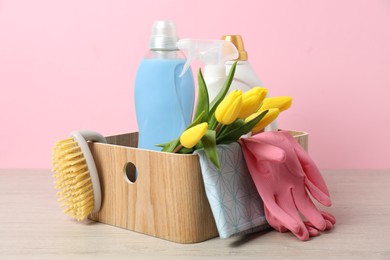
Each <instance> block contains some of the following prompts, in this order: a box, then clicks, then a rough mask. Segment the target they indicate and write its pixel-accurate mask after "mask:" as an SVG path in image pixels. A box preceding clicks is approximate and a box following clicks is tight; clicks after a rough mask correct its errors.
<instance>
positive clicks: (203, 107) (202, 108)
mask: <svg viewBox="0 0 390 260" xmlns="http://www.w3.org/2000/svg"><path fill="white" fill-rule="evenodd" d="M198 85H199V92H198V103H197V105H196V110H195V115H194V118H197V117H198V116H199V115H200V114H201V113H202V112H204V115H203V117H202V121H201V122H207V121H208V117H209V93H208V91H207V87H206V82H205V81H204V78H203V75H202V70H201V69H199V73H198Z"/></svg>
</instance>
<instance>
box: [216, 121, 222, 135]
mask: <svg viewBox="0 0 390 260" xmlns="http://www.w3.org/2000/svg"><path fill="white" fill-rule="evenodd" d="M221 128H222V124H221V123H218V125H217V127H216V128H215V134H216V135H218V134H219V132H221Z"/></svg>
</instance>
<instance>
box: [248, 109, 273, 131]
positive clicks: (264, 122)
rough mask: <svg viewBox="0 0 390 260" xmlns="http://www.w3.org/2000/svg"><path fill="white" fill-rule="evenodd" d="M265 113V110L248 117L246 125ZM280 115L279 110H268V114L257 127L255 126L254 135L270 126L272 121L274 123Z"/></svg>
mask: <svg viewBox="0 0 390 260" xmlns="http://www.w3.org/2000/svg"><path fill="white" fill-rule="evenodd" d="M263 111H264V110H262V111H259V112H256V113H254V114H252V115H250V116H249V117H247V118H246V119H245V123H246V122H248V121H251V120H252V119H254V118H255V117H257V116H258V115H260V114H261V113H262V112H263ZM279 113H280V111H279V109H278V108H270V109H268V113H267V114H265V116H264V117H263V118H262V119H261V120H260V121H259V122H258V123H257V125H255V126H254V127H253V128H252V134H257V133H259V132H260V131H261V130H263V129H264V128H265V127H266V126H267V125H269V124H270V123H271V122H272V121H274V120H275V119H276V118H277V117H278V115H279Z"/></svg>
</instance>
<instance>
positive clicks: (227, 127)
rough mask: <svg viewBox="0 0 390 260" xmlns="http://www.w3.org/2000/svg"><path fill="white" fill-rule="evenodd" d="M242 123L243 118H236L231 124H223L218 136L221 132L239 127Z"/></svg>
mask: <svg viewBox="0 0 390 260" xmlns="http://www.w3.org/2000/svg"><path fill="white" fill-rule="evenodd" d="M244 124H245V122H244V120H242V119H237V120H236V121H234V122H233V124H230V125H224V126H223V127H222V130H221V132H220V133H219V136H221V135H223V134H225V133H228V132H231V131H233V130H234V129H237V128H240V127H242V126H243V125H244Z"/></svg>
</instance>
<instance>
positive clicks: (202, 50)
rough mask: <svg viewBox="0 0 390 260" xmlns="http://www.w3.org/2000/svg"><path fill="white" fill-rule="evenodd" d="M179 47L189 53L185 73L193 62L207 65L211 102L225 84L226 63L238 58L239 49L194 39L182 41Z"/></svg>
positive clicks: (229, 44)
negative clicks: (196, 61)
mask: <svg viewBox="0 0 390 260" xmlns="http://www.w3.org/2000/svg"><path fill="white" fill-rule="evenodd" d="M177 46H178V48H179V49H180V50H183V51H186V52H187V62H186V64H185V65H184V68H183V73H184V72H185V71H186V70H187V69H188V68H189V66H190V64H191V62H192V61H193V60H200V61H202V62H203V63H204V64H205V66H204V75H203V77H204V80H205V82H206V85H207V91H208V93H209V101H210V102H211V101H212V100H213V99H214V98H215V97H216V96H217V94H218V93H219V91H220V90H221V88H222V86H223V84H224V83H225V80H226V68H225V62H226V61H228V60H233V59H236V58H238V51H237V48H236V47H235V46H234V45H233V44H232V43H231V42H228V41H223V40H193V39H181V40H179V41H178V43H177Z"/></svg>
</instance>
